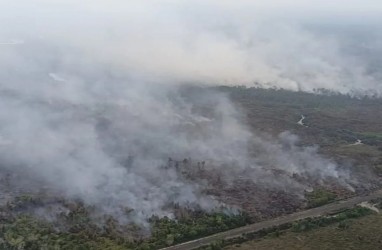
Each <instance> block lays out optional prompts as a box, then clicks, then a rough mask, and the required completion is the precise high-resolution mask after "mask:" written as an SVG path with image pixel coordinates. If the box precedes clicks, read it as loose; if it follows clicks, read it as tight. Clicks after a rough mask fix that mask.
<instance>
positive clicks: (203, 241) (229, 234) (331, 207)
mask: <svg viewBox="0 0 382 250" xmlns="http://www.w3.org/2000/svg"><path fill="white" fill-rule="evenodd" d="M376 198H382V190H378V191H375V192H373V193H371V194H369V195H365V196H357V197H353V198H349V199H347V200H341V201H337V202H335V203H331V204H328V205H325V206H321V207H316V208H312V209H308V210H304V211H301V212H296V213H293V214H289V215H285V216H282V217H279V218H275V219H272V220H268V221H263V222H259V223H254V224H251V225H248V226H244V227H239V228H235V229H232V230H229V231H226V232H222V233H218V234H214V235H211V236H208V237H204V238H200V239H197V240H193V241H189V242H185V243H182V244H179V245H175V246H172V247H167V248H163V250H164V249H166V250H189V249H195V248H198V247H201V246H205V245H208V244H211V243H212V242H214V241H216V240H222V239H228V238H235V237H239V236H241V235H243V234H244V233H253V232H256V231H259V230H262V229H266V228H269V227H273V226H279V225H282V224H285V223H289V222H293V221H297V220H302V219H306V218H308V217H319V216H322V215H325V214H328V213H331V212H335V211H338V210H341V209H345V208H351V207H354V206H355V205H357V204H359V203H361V202H366V201H371V200H373V199H376Z"/></svg>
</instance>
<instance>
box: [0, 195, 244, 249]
mask: <svg viewBox="0 0 382 250" xmlns="http://www.w3.org/2000/svg"><path fill="white" fill-rule="evenodd" d="M34 202H35V200H33V199H31V198H30V197H26V196H25V197H24V196H23V197H20V198H19V199H17V200H16V202H15V204H16V206H14V205H13V203H12V204H9V205H8V206H7V207H6V208H2V209H3V210H2V212H4V213H8V215H9V216H4V217H0V249H28V250H29V249H31V250H34V249H36V250H37V249H68V250H69V249H70V250H73V249H96V250H97V249H100V250H101V249H102V250H104V249H109V250H118V249H159V248H162V247H166V246H170V245H174V244H178V243H181V242H184V241H188V240H193V239H196V238H199V237H204V236H208V235H210V234H214V233H217V232H221V231H225V230H228V229H232V228H235V227H240V226H243V225H246V224H248V223H249V222H250V221H249V217H248V216H246V215H244V214H237V215H229V214H225V213H210V214H207V213H203V212H193V213H194V214H192V216H184V218H178V220H173V219H169V218H167V217H164V218H158V217H153V218H151V219H150V220H149V223H150V225H151V236H150V237H146V238H144V237H142V229H141V228H139V227H138V226H134V225H129V226H123V225H120V224H119V223H118V222H117V221H116V220H114V219H113V218H107V217H105V218H104V220H105V221H104V222H103V223H102V226H100V225H96V224H95V223H94V220H92V219H91V218H90V211H91V208H87V207H85V206H84V205H83V204H81V203H78V204H70V207H71V208H70V211H69V213H65V214H61V215H59V217H58V218H57V220H58V221H54V222H52V223H48V222H44V221H41V220H38V219H36V218H34V217H32V216H27V215H16V216H14V215H12V213H9V211H10V210H9V209H13V208H15V209H17V211H19V208H20V207H27V206H31V205H32V204H34ZM7 209H8V210H7ZM56 225H59V226H60V229H58V228H57V227H56ZM133 235H135V237H134V236H133ZM139 235H140V236H139Z"/></svg>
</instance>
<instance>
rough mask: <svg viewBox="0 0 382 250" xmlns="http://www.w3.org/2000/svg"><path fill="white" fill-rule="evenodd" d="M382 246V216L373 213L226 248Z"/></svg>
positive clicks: (286, 249) (307, 249)
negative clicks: (342, 221) (305, 230)
mask: <svg viewBox="0 0 382 250" xmlns="http://www.w3.org/2000/svg"><path fill="white" fill-rule="evenodd" d="M381 248H382V216H381V215H380V214H372V215H368V216H365V217H362V218H357V219H351V220H347V221H346V222H345V223H342V224H341V223H335V224H334V225H330V226H327V227H321V228H317V229H313V230H310V231H307V232H300V233H295V232H292V231H287V232H285V233H283V234H281V235H279V236H277V237H275V236H268V237H266V238H264V239H259V240H255V241H250V242H245V243H243V244H240V245H234V246H230V247H226V248H224V249H226V250H235V249H236V250H252V249H259V250H271V249H274V250H276V249H280V250H297V249H301V250H315V249H317V250H326V249H327V250H330V249H339V250H340V249H344V250H345V249H354V250H356V249H368V250H378V249H381Z"/></svg>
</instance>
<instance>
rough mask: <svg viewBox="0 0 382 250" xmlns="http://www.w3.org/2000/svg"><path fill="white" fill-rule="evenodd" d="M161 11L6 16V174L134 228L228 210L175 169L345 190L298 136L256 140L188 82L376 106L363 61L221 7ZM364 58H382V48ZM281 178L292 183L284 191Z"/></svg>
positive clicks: (328, 42) (226, 104)
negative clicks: (367, 98) (137, 222)
mask: <svg viewBox="0 0 382 250" xmlns="http://www.w3.org/2000/svg"><path fill="white" fill-rule="evenodd" d="M166 3H167V5H163V6H162V5H160V4H159V3H158V2H157V1H155V2H154V3H152V4H144V3H138V2H136V1H133V2H132V3H131V4H129V3H123V4H122V3H121V4H122V6H121V8H120V9H119V8H118V6H117V7H116V6H111V4H110V6H109V5H108V4H106V5H105V4H100V3H99V2H94V3H93V2H92V3H88V2H86V3H85V4H78V6H77V5H76V4H74V3H72V2H71V1H68V2H67V3H64V2H61V1H57V2H55V1H52V2H47V1H36V5H35V6H33V7H32V5H31V4H30V3H29V2H26V1H21V2H20V1H19V2H17V1H16V2H15V3H6V4H5V3H4V4H3V5H4V7H5V8H2V9H1V10H0V13H1V14H3V15H2V20H3V21H6V22H7V23H9V25H7V26H5V25H4V23H5V22H3V25H4V27H2V28H3V29H2V31H1V33H0V38H1V39H0V54H1V56H0V68H1V70H0V96H1V99H0V148H1V150H0V161H1V168H2V169H3V170H7V171H11V172H13V173H17V174H19V175H20V176H23V178H24V179H25V178H26V179H30V182H31V183H36V182H37V181H40V182H41V183H42V185H47V186H48V187H49V188H52V189H53V190H54V191H55V192H58V193H60V194H63V195H64V196H66V197H68V198H79V199H81V200H83V201H85V202H86V203H87V204H90V205H97V206H98V207H100V208H101V209H103V210H105V211H107V212H110V213H112V214H118V213H120V212H121V211H123V207H129V208H132V209H134V213H135V214H134V215H136V216H133V217H134V218H139V219H142V218H146V217H148V216H151V215H153V214H158V215H168V214H170V213H171V212H170V211H169V210H168V209H166V207H168V204H171V203H178V204H180V205H182V206H199V207H201V208H203V209H211V208H215V207H217V206H218V205H219V204H218V202H217V201H215V200H214V198H213V197H209V196H206V195H204V194H203V189H204V188H205V187H206V186H207V185H208V184H206V183H205V182H203V181H190V180H189V179H187V178H186V177H185V176H183V175H182V174H181V173H180V172H179V171H177V170H176V168H168V165H169V161H170V160H169V158H171V161H183V159H191V161H205V162H206V165H207V166H206V167H207V168H208V167H209V168H211V169H213V168H216V169H217V171H219V172H220V173H221V174H222V175H223V176H226V178H227V180H229V179H235V178H236V177H240V176H243V175H245V176H246V177H247V178H249V179H251V180H252V181H254V182H258V183H262V184H264V185H269V186H270V187H272V188H273V187H274V188H282V189H287V188H288V187H291V186H295V187H296V188H300V189H301V190H303V188H305V187H304V185H303V184H301V183H299V182H297V181H296V180H294V179H293V175H294V174H299V175H301V176H303V177H306V178H314V179H317V180H324V179H326V178H336V179H339V180H341V182H343V183H347V182H348V181H349V180H350V177H349V174H348V173H346V172H342V171H339V170H338V168H337V166H336V165H335V164H334V163H332V162H331V161H329V160H327V159H323V158H322V157H320V156H319V155H318V154H317V152H316V149H315V148H306V149H302V148H299V147H297V146H295V143H296V141H295V137H294V136H293V135H290V134H288V133H283V134H282V135H280V138H279V139H277V140H276V141H266V140H264V139H260V137H257V136H255V135H253V134H252V133H251V132H250V130H249V129H248V128H247V127H246V126H245V125H243V123H242V119H241V117H240V114H239V112H238V111H237V110H236V109H235V107H234V106H233V105H232V103H230V101H229V100H228V98H227V97H225V96H224V95H222V94H220V93H216V92H214V91H211V90H208V89H204V90H203V91H201V89H199V92H198V91H196V92H193V91H195V90H194V89H193V88H184V87H183V86H184V84H183V83H184V82H203V83H212V84H214V83H227V84H253V82H258V83H260V84H261V85H263V86H265V87H270V86H277V87H283V88H288V89H294V90H306V91H313V89H316V88H328V89H331V90H335V91H340V92H343V93H350V92H354V91H355V92H360V93H376V94H378V95H380V94H381V90H382V88H381V86H380V84H379V80H380V73H379V72H378V71H377V72H375V71H370V70H369V66H370V65H367V64H365V61H364V60H366V59H364V56H363V55H364V54H362V56H356V55H353V54H351V53H345V52H346V51H345V50H346V49H345V48H343V47H342V46H343V45H344V43H343V41H342V37H340V36H332V35H330V34H329V35H328V34H326V35H324V32H322V33H320V31H319V30H318V29H313V28H312V29H309V28H307V27H305V26H304V25H302V24H300V23H298V22H297V23H296V21H293V22H289V23H283V24H281V22H280V21H279V20H273V19H272V20H271V19H267V18H265V17H264V16H261V17H256V16H255V17H253V16H252V15H250V12H249V11H245V12H244V13H243V15H240V14H241V10H240V8H233V9H232V10H229V8H226V7H224V6H226V5H223V7H221V8H220V7H219V8H217V9H216V11H217V13H214V10H215V9H214V8H213V6H216V5H215V3H214V2H210V3H209V4H206V5H203V4H201V3H199V4H198V5H195V6H193V5H192V4H191V5H190V4H186V3H185V2H180V3H177V4H175V3H171V2H167V1H166ZM21 6H22V7H24V8H20V7H21ZM228 6H230V5H228ZM26 7H29V8H26ZM256 13H258V11H256ZM287 20H289V19H287ZM371 33H372V34H374V32H373V31H372V32H371ZM378 41H380V40H378ZM349 46H350V45H349ZM367 46H371V47H370V48H368V49H367V51H372V50H374V49H376V48H377V49H378V51H379V52H380V43H378V42H375V43H368V44H367ZM349 48H350V47H349ZM366 61H367V60H366ZM367 62H368V61H367ZM373 63H375V62H373ZM373 65H374V64H373ZM272 140H273V139H272ZM187 161H189V160H187ZM170 165H171V164H170ZM190 165H192V163H190ZM275 169H276V170H282V171H284V172H287V173H288V174H289V175H290V176H289V177H288V178H285V179H281V178H279V179H277V178H276V179H275V177H274V174H273V172H272V171H273V170H275ZM26 182H27V181H26ZM26 182H25V181H24V182H22V184H23V185H27V184H25V183H26ZM31 185H32V184H31Z"/></svg>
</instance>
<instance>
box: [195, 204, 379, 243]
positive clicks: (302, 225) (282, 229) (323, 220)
mask: <svg viewBox="0 0 382 250" xmlns="http://www.w3.org/2000/svg"><path fill="white" fill-rule="evenodd" d="M371 214H373V211H372V210H370V209H368V208H364V207H355V208H353V209H348V210H345V211H343V212H340V213H338V214H336V215H333V216H326V217H318V218H307V219H303V220H300V221H296V222H294V223H286V224H283V225H280V226H275V227H271V228H266V229H262V230H259V231H257V232H254V233H249V234H244V235H242V236H241V237H236V238H231V239H226V240H222V241H219V244H218V245H217V244H215V243H214V245H213V247H216V246H219V247H220V248H211V245H210V246H205V247H201V248H200V249H222V248H223V247H227V246H233V245H237V246H240V244H243V243H245V242H248V241H252V240H259V239H262V238H270V239H273V238H279V237H280V236H281V235H283V234H285V233H287V232H293V233H303V232H308V231H311V230H314V229H318V228H322V227H327V226H330V225H333V224H336V223H338V229H346V228H348V227H349V222H348V220H349V219H356V218H360V217H364V216H367V215H371ZM230 249H231V248H230ZM232 249H233V247H232Z"/></svg>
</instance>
